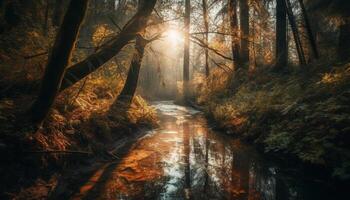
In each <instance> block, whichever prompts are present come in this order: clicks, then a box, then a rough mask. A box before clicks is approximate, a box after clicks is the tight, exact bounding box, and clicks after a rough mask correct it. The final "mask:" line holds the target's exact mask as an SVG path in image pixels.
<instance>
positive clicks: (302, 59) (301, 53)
mask: <svg viewBox="0 0 350 200" xmlns="http://www.w3.org/2000/svg"><path fill="white" fill-rule="evenodd" d="M285 6H286V11H287V15H288V19H289V24H290V27H291V28H292V32H293V37H294V41H295V46H296V48H297V53H298V57H299V63H300V65H306V59H305V54H304V50H303V45H302V43H301V40H300V34H299V30H298V26H297V23H296V21H295V17H294V14H293V10H292V4H291V3H290V0H285Z"/></svg>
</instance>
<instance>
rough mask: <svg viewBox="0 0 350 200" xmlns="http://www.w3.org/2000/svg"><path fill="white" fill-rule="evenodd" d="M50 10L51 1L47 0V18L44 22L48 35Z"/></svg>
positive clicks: (44, 28)
mask: <svg viewBox="0 0 350 200" xmlns="http://www.w3.org/2000/svg"><path fill="white" fill-rule="evenodd" d="M49 11H50V2H49V0H46V8H45V19H44V24H43V31H44V35H45V36H47V34H48V31H49V30H48V29H49Z"/></svg>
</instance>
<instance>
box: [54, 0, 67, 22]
mask: <svg viewBox="0 0 350 200" xmlns="http://www.w3.org/2000/svg"><path fill="white" fill-rule="evenodd" d="M65 2H66V1H65V0H55V6H54V8H55V9H54V12H53V16H52V25H53V26H60V25H61V22H62V18H63V15H64V8H65V5H66V4H65Z"/></svg>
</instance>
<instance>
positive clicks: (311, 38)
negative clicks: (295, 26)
mask: <svg viewBox="0 0 350 200" xmlns="http://www.w3.org/2000/svg"><path fill="white" fill-rule="evenodd" d="M299 4H300V7H301V12H302V15H303V18H304V22H305V28H306V32H307V35H308V39H309V43H310V46H311V50H312V53H313V56H314V58H316V59H318V58H319V53H318V50H317V44H316V40H315V37H314V34H313V33H312V29H311V24H310V20H309V17H308V15H307V12H306V9H305V5H304V1H303V0H299Z"/></svg>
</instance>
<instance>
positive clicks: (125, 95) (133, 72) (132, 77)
mask: <svg viewBox="0 0 350 200" xmlns="http://www.w3.org/2000/svg"><path fill="white" fill-rule="evenodd" d="M147 43H148V41H146V40H145V39H143V38H142V37H141V36H136V44H135V52H134V55H133V57H132V61H131V64H130V68H129V72H128V76H127V78H126V81H125V84H124V87H123V89H122V91H121V92H120V94H119V96H118V98H117V102H121V103H125V104H127V106H128V105H130V103H131V101H132V98H133V97H134V95H135V92H136V88H137V83H138V80H139V73H140V68H141V63H142V58H143V55H144V50H145V47H146V45H147Z"/></svg>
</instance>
